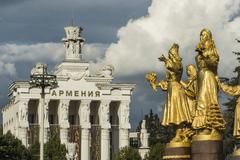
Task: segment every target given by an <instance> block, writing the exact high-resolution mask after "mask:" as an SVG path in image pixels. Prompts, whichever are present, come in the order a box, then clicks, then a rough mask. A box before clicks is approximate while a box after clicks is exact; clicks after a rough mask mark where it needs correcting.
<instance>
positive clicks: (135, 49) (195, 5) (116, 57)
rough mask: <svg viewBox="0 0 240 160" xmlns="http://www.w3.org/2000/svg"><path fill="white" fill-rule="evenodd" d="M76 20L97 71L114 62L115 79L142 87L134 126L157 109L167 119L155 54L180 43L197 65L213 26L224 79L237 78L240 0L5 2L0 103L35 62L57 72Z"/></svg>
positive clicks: (0, 4) (0, 27)
mask: <svg viewBox="0 0 240 160" xmlns="http://www.w3.org/2000/svg"><path fill="white" fill-rule="evenodd" d="M71 19H74V24H76V25H79V26H81V27H83V28H84V31H83V36H84V38H85V39H86V44H85V46H84V49H83V53H84V58H85V59H86V60H88V61H89V62H91V63H92V70H94V69H96V68H98V67H100V66H101V65H103V64H112V65H114V67H115V74H114V76H115V77H116V78H115V82H123V83H125V82H126V83H136V84H137V88H136V89H135V91H134V95H133V97H132V103H131V107H132V110H131V117H130V118H131V123H132V126H133V127H134V128H135V127H136V124H137V123H138V122H139V120H140V119H141V118H142V115H143V114H144V113H147V112H149V109H151V108H152V109H153V110H154V112H155V113H158V114H159V115H161V111H162V106H163V104H164V99H165V93H163V92H161V91H158V93H153V92H152V91H151V89H150V87H149V85H148V84H147V82H146V81H145V78H144V77H145V76H144V75H145V74H146V73H147V72H149V71H156V72H157V73H158V75H159V78H163V77H164V73H163V71H164V66H163V65H162V64H161V63H159V62H158V60H157V57H159V56H160V55H161V54H162V53H164V54H166V53H167V51H168V49H169V48H170V46H171V45H172V44H173V43H174V42H176V43H178V44H179V45H180V55H181V56H182V57H183V63H184V65H185V66H186V65H187V64H190V63H194V56H195V54H196V53H195V52H194V48H195V46H196V44H197V42H198V41H199V32H200V30H201V29H202V28H205V27H206V28H209V29H210V30H211V31H212V33H213V37H214V40H215V43H216V46H217V48H218V52H219V55H220V57H221V59H220V64H219V74H220V76H222V77H231V76H234V74H233V72H232V71H233V69H234V67H235V66H237V65H238V62H237V60H236V57H235V55H234V54H233V53H232V51H233V50H234V51H239V50H240V44H237V42H236V41H235V39H236V38H239V39H240V0H227V1H226V0H194V1H192V0H181V1H179V0H131V1H129V0H101V1H99V0H51V1H49V0H21V1H19V0H11V1H4V0H0V82H1V85H0V105H1V106H3V105H4V104H5V103H6V102H7V93H8V90H7V87H8V86H9V84H10V83H11V82H13V81H16V80H26V79H28V77H29V73H30V70H31V68H32V67H33V66H34V64H35V63H37V62H44V63H47V64H48V65H49V67H50V68H53V67H54V66H55V65H56V64H57V63H58V62H60V61H61V60H62V59H63V55H64V49H63V45H62V43H61V38H62V37H64V36H65V35H64V30H63V27H64V26H67V25H69V24H70V23H71ZM49 55H50V56H49ZM185 77H186V76H185V73H184V75H183V79H185ZM0 122H1V121H0Z"/></svg>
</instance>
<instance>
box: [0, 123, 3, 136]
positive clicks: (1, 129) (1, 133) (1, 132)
mask: <svg viewBox="0 0 240 160" xmlns="http://www.w3.org/2000/svg"><path fill="white" fill-rule="evenodd" d="M2 135H3V126H2V124H1V125H0V136H2Z"/></svg>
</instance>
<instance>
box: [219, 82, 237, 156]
mask: <svg viewBox="0 0 240 160" xmlns="http://www.w3.org/2000/svg"><path fill="white" fill-rule="evenodd" d="M219 85H220V88H221V89H222V91H223V92H224V93H226V94H228V95H230V96H239V95H240V85H237V86H229V85H227V84H224V83H219ZM233 136H234V137H235V138H236V139H238V140H239V139H240V97H238V99H237V105H236V108H235V116H234V128H233ZM233 155H235V156H240V148H238V149H236V150H235V151H234V153H233Z"/></svg>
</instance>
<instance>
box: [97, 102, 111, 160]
mask: <svg viewBox="0 0 240 160" xmlns="http://www.w3.org/2000/svg"><path fill="white" fill-rule="evenodd" d="M110 102H111V101H109V100H103V101H101V103H100V107H99V113H98V114H99V119H100V126H101V160H110V135H109V132H110V128H111V124H110V121H109V119H110V114H109V109H110Z"/></svg>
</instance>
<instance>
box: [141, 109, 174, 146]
mask: <svg viewBox="0 0 240 160" xmlns="http://www.w3.org/2000/svg"><path fill="white" fill-rule="evenodd" d="M145 120H146V128H147V131H148V133H149V134H150V135H149V145H150V147H152V146H153V145H155V144H157V143H164V144H166V143H168V142H169V141H170V140H171V139H172V138H173V137H174V134H175V129H174V127H164V126H162V124H161V121H160V119H159V117H158V114H154V113H153V111H152V110H150V112H149V114H146V115H145ZM141 123H142V121H140V122H139V125H138V127H137V130H136V131H137V132H139V131H140V129H141Z"/></svg>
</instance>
